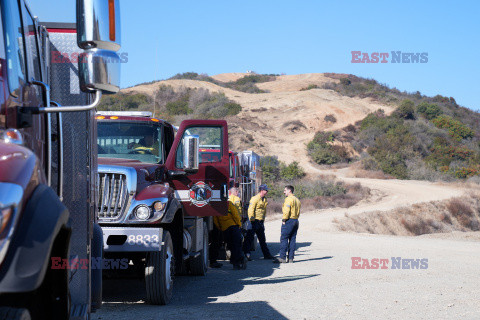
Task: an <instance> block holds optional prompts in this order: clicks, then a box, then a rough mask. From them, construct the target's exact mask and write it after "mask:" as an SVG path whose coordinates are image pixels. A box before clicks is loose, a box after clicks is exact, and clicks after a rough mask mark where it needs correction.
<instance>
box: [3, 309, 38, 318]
mask: <svg viewBox="0 0 480 320" xmlns="http://www.w3.org/2000/svg"><path fill="white" fill-rule="evenodd" d="M31 319H32V318H31V317H30V313H29V312H28V310H27V309H14V308H2V307H0V320H31Z"/></svg>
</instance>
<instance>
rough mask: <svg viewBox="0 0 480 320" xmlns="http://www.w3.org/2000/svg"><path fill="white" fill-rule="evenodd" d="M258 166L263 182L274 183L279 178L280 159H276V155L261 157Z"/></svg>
mask: <svg viewBox="0 0 480 320" xmlns="http://www.w3.org/2000/svg"><path fill="white" fill-rule="evenodd" d="M260 167H261V168H262V174H263V180H264V181H265V183H275V182H277V181H278V180H280V161H278V157H277V156H265V157H262V158H261V159H260Z"/></svg>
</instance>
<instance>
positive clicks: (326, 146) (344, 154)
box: [307, 131, 351, 165]
mask: <svg viewBox="0 0 480 320" xmlns="http://www.w3.org/2000/svg"><path fill="white" fill-rule="evenodd" d="M333 141H335V133H334V132H331V131H325V132H324V131H319V132H317V133H315V136H314V137H313V140H312V141H310V142H309V143H308V144H307V151H308V154H309V155H310V157H311V158H312V160H313V161H314V162H315V163H317V164H328V165H330V164H335V163H338V162H348V161H350V160H351V159H350V156H349V153H348V151H347V149H346V148H345V147H343V146H338V145H332V144H331V143H332V142H333Z"/></svg>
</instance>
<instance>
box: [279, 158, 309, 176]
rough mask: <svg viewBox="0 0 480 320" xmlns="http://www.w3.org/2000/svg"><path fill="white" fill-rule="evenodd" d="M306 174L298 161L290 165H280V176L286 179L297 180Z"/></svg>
mask: <svg viewBox="0 0 480 320" xmlns="http://www.w3.org/2000/svg"><path fill="white" fill-rule="evenodd" d="M304 176H305V171H304V170H303V168H302V167H300V166H299V165H298V162H297V161H294V162H292V163H290V164H289V165H285V164H283V165H281V166H280V178H281V179H282V180H285V181H295V180H298V179H300V178H303V177H304Z"/></svg>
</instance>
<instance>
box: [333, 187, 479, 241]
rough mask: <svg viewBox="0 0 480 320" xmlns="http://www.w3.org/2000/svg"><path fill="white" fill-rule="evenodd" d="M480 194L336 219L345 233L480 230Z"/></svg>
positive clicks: (419, 232) (399, 233)
mask: <svg viewBox="0 0 480 320" xmlns="http://www.w3.org/2000/svg"><path fill="white" fill-rule="evenodd" d="M479 196H480V193H478V192H475V193H471V194H470V195H467V196H462V197H457V198H452V199H449V200H445V201H432V202H425V203H420V204H415V205H413V206H411V207H408V208H398V209H395V210H392V211H390V212H373V213H372V212H370V213H362V214H359V215H354V216H346V217H345V218H342V219H335V220H334V222H335V223H336V224H337V226H338V228H339V229H340V230H342V231H354V232H361V233H372V234H389V235H401V236H416V235H421V234H430V233H449V232H452V231H462V232H467V231H479V230H480V200H479Z"/></svg>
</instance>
